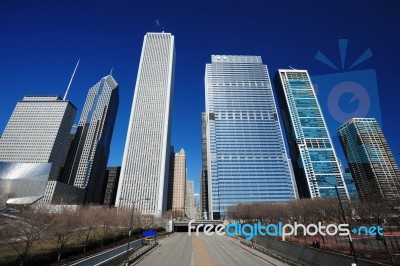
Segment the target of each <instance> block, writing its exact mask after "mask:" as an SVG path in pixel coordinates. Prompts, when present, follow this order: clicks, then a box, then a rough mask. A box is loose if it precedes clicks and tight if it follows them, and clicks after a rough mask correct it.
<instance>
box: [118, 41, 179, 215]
mask: <svg viewBox="0 0 400 266" xmlns="http://www.w3.org/2000/svg"><path fill="white" fill-rule="evenodd" d="M174 68H175V45H174V36H173V35H171V34H170V33H147V34H146V35H145V37H144V41H143V48H142V54H141V57H140V63H139V70H138V76H137V79H136V87H135V94H134V98H133V104H132V110H131V116H130V120H129V126H128V134H127V137H126V143H125V150H124V157H123V161H122V169H121V177H120V182H119V186H118V193H117V200H116V206H118V207H119V208H123V209H130V208H132V207H133V206H135V208H137V209H138V210H139V211H141V212H142V213H145V214H157V215H160V214H161V212H162V211H165V210H166V209H167V196H168V191H167V190H168V175H169V156H170V153H169V149H170V128H171V110H172V96H173V80H174V78H173V77H174ZM146 198H149V200H145V199H146Z"/></svg>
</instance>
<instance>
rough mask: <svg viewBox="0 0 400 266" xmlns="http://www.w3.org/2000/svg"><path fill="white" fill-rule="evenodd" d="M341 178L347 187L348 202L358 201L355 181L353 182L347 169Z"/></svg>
mask: <svg viewBox="0 0 400 266" xmlns="http://www.w3.org/2000/svg"><path fill="white" fill-rule="evenodd" d="M343 178H344V182H345V184H346V187H347V191H348V192H349V197H350V200H351V201H358V200H359V197H358V192H357V188H356V181H354V179H353V176H352V174H351V172H350V169H349V168H346V169H344V172H343Z"/></svg>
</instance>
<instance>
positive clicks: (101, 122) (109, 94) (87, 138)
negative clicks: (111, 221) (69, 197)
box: [61, 75, 119, 203]
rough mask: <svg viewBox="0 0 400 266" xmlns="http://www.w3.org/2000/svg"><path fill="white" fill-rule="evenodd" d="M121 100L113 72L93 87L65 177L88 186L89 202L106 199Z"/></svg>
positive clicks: (85, 106)
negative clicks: (112, 139)
mask: <svg viewBox="0 0 400 266" xmlns="http://www.w3.org/2000/svg"><path fill="white" fill-rule="evenodd" d="M118 104H119V89H118V84H117V82H116V81H115V80H114V78H113V77H112V76H111V75H108V76H106V77H104V78H102V79H101V80H100V81H99V82H97V83H96V84H95V85H94V86H93V87H91V88H90V89H89V92H88V94H87V97H86V101H85V105H84V107H83V111H82V114H81V117H80V120H79V124H78V128H77V131H76V134H75V139H74V141H73V142H72V144H71V147H70V150H69V153H68V157H67V161H66V163H65V166H64V169H63V172H62V174H61V181H62V182H65V183H68V184H70V185H74V186H75V187H79V188H84V189H86V195H85V203H103V199H102V196H103V193H104V191H103V187H104V182H105V180H104V176H105V172H106V167H107V162H108V156H109V153H110V144H111V138H112V134H113V130H114V124H115V118H116V116H117V110H118Z"/></svg>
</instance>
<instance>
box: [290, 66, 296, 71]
mask: <svg viewBox="0 0 400 266" xmlns="http://www.w3.org/2000/svg"><path fill="white" fill-rule="evenodd" d="M289 67H290V68H291V69H293V70H297V69H295V68H294V67H291V66H289Z"/></svg>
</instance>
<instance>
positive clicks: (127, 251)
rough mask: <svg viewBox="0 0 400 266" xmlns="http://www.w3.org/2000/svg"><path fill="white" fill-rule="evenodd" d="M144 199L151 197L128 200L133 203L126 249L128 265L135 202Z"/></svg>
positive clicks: (127, 263)
mask: <svg viewBox="0 0 400 266" xmlns="http://www.w3.org/2000/svg"><path fill="white" fill-rule="evenodd" d="M120 200H124V199H123V198H120ZM144 200H150V198H143V199H138V200H136V201H128V202H130V203H132V211H131V223H130V225H129V235H128V246H127V249H126V265H129V242H130V241H131V231H132V221H133V211H134V210H135V203H137V202H139V201H144Z"/></svg>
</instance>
